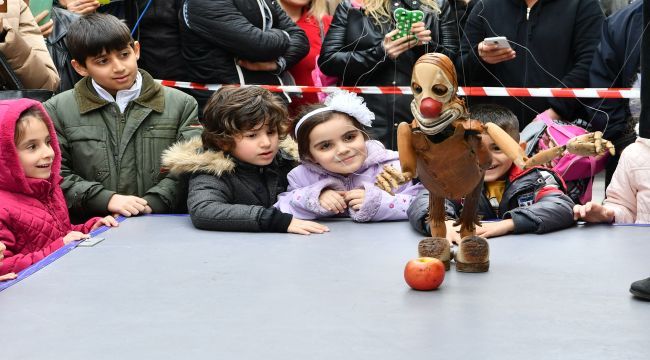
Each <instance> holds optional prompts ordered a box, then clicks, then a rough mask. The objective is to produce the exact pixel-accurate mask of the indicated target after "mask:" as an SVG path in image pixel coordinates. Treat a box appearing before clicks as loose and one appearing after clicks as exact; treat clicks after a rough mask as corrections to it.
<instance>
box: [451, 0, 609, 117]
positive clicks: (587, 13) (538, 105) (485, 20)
mask: <svg viewBox="0 0 650 360" xmlns="http://www.w3.org/2000/svg"><path fill="white" fill-rule="evenodd" d="M604 19H605V16H604V15H603V12H602V10H601V9H600V6H599V5H598V1H597V0H539V1H537V3H535V5H533V7H532V8H531V9H530V12H529V13H528V12H527V8H526V2H525V1H524V0H480V1H476V4H475V5H474V8H473V9H472V12H471V14H470V15H469V18H468V19H467V23H466V24H465V35H466V36H465V37H464V38H463V40H462V41H461V49H460V55H459V57H458V60H459V61H458V62H457V64H456V71H457V72H458V81H459V84H460V85H462V86H497V87H502V86H505V87H531V88H534V87H570V88H584V87H587V86H588V85H589V66H590V65H591V60H592V58H593V56H594V51H595V50H596V46H597V45H598V39H599V37H600V28H601V26H602V24H603V20H604ZM492 36H505V37H507V38H508V40H509V41H510V45H511V46H512V48H513V49H514V50H515V51H516V52H517V56H516V57H515V58H514V59H512V60H508V61H503V62H500V63H498V64H494V65H490V64H487V63H484V62H483V61H482V60H481V59H480V58H479V57H478V44H479V43H480V42H481V41H483V39H485V38H486V37H492ZM469 100H470V101H481V100H473V99H472V98H469ZM491 101H492V102H495V103H498V104H501V105H503V106H506V107H507V108H509V109H510V110H512V111H513V112H514V113H515V115H517V117H518V118H519V127H520V128H521V129H523V128H524V127H525V126H526V125H527V124H528V123H530V122H531V121H532V120H533V119H534V118H535V116H536V115H537V114H538V113H540V112H543V111H544V110H546V109H548V108H553V110H555V111H556V112H557V113H558V114H559V115H560V116H561V117H562V118H563V119H565V120H568V121H572V120H574V119H575V118H577V117H581V118H584V117H585V114H584V111H582V110H583V109H582V106H579V103H578V102H577V101H576V100H574V99H568V100H567V99H561V98H514V97H501V98H494V99H491ZM470 108H471V103H470Z"/></svg>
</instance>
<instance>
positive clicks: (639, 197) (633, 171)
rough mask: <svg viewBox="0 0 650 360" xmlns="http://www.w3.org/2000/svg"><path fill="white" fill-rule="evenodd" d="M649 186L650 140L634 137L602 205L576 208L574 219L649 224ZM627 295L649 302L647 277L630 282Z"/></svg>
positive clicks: (648, 280) (591, 203)
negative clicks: (633, 141)
mask: <svg viewBox="0 0 650 360" xmlns="http://www.w3.org/2000/svg"><path fill="white" fill-rule="evenodd" d="M649 185H650V139H645V138H637V139H636V142H635V143H634V144H632V145H629V146H628V147H626V148H625V150H624V151H623V153H622V154H621V159H620V160H619V161H618V166H617V167H616V171H614V175H613V176H612V182H611V183H609V186H608V187H607V193H606V198H605V201H604V203H603V205H600V204H598V203H595V202H588V203H586V204H584V205H576V206H575V207H574V208H573V214H574V215H573V217H574V218H575V219H576V220H579V219H581V220H584V221H587V222H601V223H602V222H604V223H616V224H650V186H649ZM630 292H631V293H632V294H633V295H634V296H636V297H640V298H643V299H647V300H650V278H647V279H644V280H639V281H635V282H634V283H632V286H631V287H630Z"/></svg>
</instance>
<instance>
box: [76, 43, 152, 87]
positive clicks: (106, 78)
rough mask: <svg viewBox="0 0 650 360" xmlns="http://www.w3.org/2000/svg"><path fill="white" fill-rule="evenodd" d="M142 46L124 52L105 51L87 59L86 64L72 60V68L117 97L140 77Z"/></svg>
mask: <svg viewBox="0 0 650 360" xmlns="http://www.w3.org/2000/svg"><path fill="white" fill-rule="evenodd" d="M139 58H140V44H139V43H138V42H137V41H136V42H135V44H134V46H133V47H131V46H127V47H125V48H124V49H122V50H119V51H118V50H113V51H111V52H106V51H104V52H103V53H102V54H99V55H97V56H91V57H89V58H87V59H86V63H85V64H80V63H78V62H76V61H75V60H72V66H73V67H74V68H75V70H76V71H77V72H78V73H79V74H80V75H81V76H90V77H91V78H93V80H95V82H97V83H98V84H99V85H100V86H101V87H102V88H104V90H106V91H108V92H109V93H110V94H111V95H113V96H115V94H117V92H118V91H120V90H127V89H129V88H131V86H133V84H135V79H136V77H137V75H138V59H139Z"/></svg>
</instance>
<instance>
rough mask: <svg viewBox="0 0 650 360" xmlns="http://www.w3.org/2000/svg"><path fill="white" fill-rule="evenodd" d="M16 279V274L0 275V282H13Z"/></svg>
mask: <svg viewBox="0 0 650 360" xmlns="http://www.w3.org/2000/svg"><path fill="white" fill-rule="evenodd" d="M16 277H18V275H16V273H9V274H4V275H0V281H7V280H13V279H15V278H16Z"/></svg>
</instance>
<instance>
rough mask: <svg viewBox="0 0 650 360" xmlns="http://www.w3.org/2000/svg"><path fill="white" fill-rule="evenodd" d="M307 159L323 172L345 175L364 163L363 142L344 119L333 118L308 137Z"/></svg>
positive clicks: (347, 119)
mask: <svg viewBox="0 0 650 360" xmlns="http://www.w3.org/2000/svg"><path fill="white" fill-rule="evenodd" d="M309 155H310V160H311V161H312V162H314V163H316V164H318V165H320V166H322V167H323V168H324V169H325V170H328V171H330V172H333V173H337V174H341V175H349V174H352V173H354V172H355V171H357V170H359V168H361V166H362V165H363V162H364V161H366V157H367V156H368V151H367V150H366V139H365V138H364V137H363V133H362V132H361V130H359V129H357V128H356V127H355V126H354V124H353V123H352V121H351V120H350V119H349V118H348V117H347V116H345V115H341V114H334V116H332V117H331V118H330V119H329V120H327V121H325V122H323V123H320V124H318V125H316V126H315V127H314V128H313V129H312V131H311V133H309Z"/></svg>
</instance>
